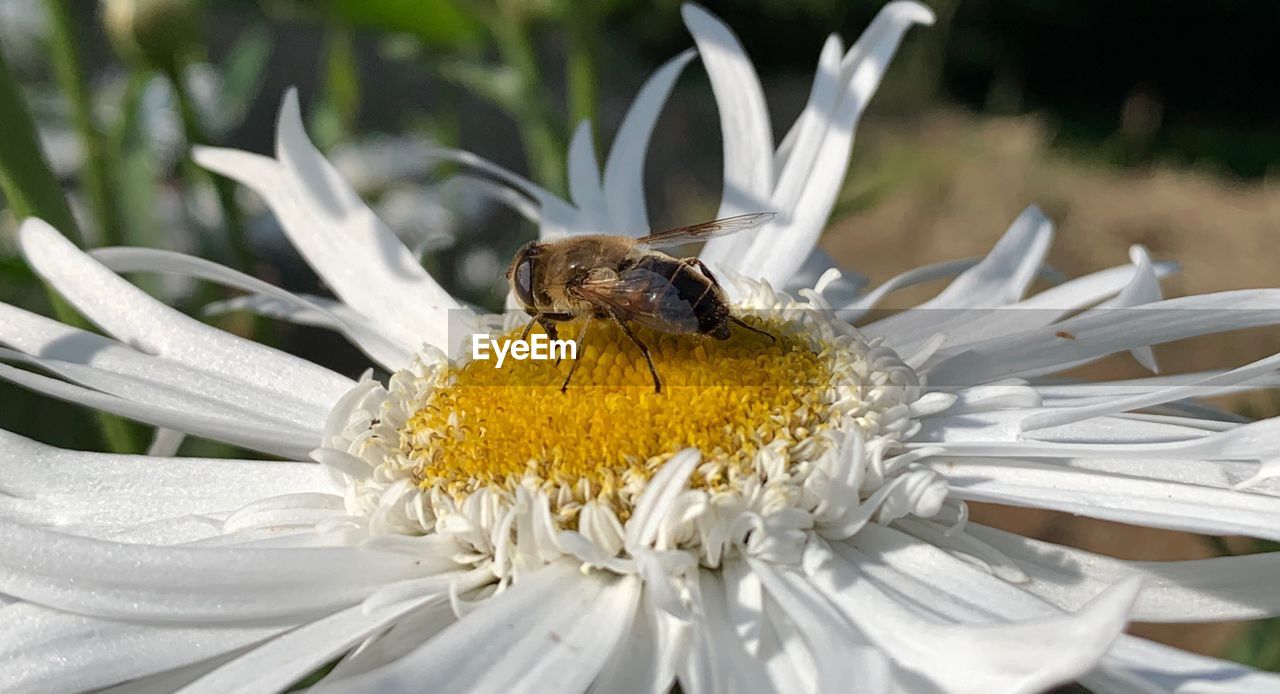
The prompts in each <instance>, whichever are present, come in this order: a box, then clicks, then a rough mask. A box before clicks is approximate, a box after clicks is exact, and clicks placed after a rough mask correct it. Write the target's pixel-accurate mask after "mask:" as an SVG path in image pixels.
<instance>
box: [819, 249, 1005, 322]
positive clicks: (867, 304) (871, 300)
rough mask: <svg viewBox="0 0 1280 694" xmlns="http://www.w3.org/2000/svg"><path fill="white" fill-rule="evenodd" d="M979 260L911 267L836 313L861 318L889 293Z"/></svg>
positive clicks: (975, 263)
mask: <svg viewBox="0 0 1280 694" xmlns="http://www.w3.org/2000/svg"><path fill="white" fill-rule="evenodd" d="M980 261H981V259H980V258H964V259H961V260H947V261H943V262H941V263H933V264H931V265H922V266H920V267H918V268H912V269H910V270H908V271H906V272H904V273H902V274H900V275H894V276H893V277H890V278H889V279H888V280H886V281H885V282H884V283H883V284H881V285H879V286H878V287H876V288H875V289H873V290H871V291H870V292H867V293H866V294H863V295H862V296H861V297H858V298H857V299H856V300H854V301H851V302H849V303H848V304H846V305H845V306H843V307H840V308H839V309H838V310H837V315H839V316H840V318H841V320H846V321H850V322H853V321H856V320H858V319H859V318H861V317H862V316H863V315H864V314H866V312H867V311H870V310H871V309H872V308H875V307H876V306H877V305H878V304H879V303H880V302H881V301H883V300H884V298H885V297H886V296H888V295H889V294H891V293H893V292H896V291H898V290H899V289H906V288H907V287H914V286H915V285H917V284H922V283H924V282H929V281H932V280H935V279H939V278H942V277H950V276H951V275H955V274H957V273H960V272H964V271H965V270H967V269H969V268H971V267H973V266H974V265H977V264H978V263H979V262H980Z"/></svg>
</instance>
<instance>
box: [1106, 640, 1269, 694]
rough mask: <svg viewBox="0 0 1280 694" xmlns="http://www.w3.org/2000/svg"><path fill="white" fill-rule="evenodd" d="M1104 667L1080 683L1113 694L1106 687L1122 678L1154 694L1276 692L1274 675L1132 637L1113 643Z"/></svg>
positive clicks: (1248, 693) (1259, 693) (1266, 693)
mask: <svg viewBox="0 0 1280 694" xmlns="http://www.w3.org/2000/svg"><path fill="white" fill-rule="evenodd" d="M1104 666H1105V667H1104V668H1102V672H1099V673H1096V674H1095V675H1094V676H1091V677H1088V678H1084V679H1083V682H1084V684H1085V685H1086V686H1088V687H1089V688H1090V689H1093V690H1095V691H1114V690H1112V688H1111V687H1110V686H1108V685H1110V684H1111V683H1112V682H1116V681H1117V680H1118V679H1120V678H1123V679H1125V680H1129V681H1133V680H1138V681H1140V682H1142V683H1143V684H1144V685H1146V686H1149V687H1151V688H1152V689H1154V690H1155V691H1177V692H1186V693H1187V694H1191V693H1192V692H1194V693H1195V694H1273V693H1274V692H1277V691H1280V675H1277V674H1275V673H1272V672H1259V671H1257V670H1253V669H1251V668H1249V667H1246V666H1244V665H1241V664H1239V663H1233V662H1230V661H1226V660H1219V659H1217V658H1210V657H1208V656H1203V655H1199V654H1197V653H1190V652H1187V651H1181V650H1178V649H1176V648H1171V647H1169V646H1166V645H1164V644H1161V643H1156V642H1154V641H1147V640H1145V639H1139V638H1135V637H1133V636H1122V637H1120V638H1119V639H1117V640H1116V645H1115V647H1114V648H1112V649H1111V652H1110V653H1109V654H1108V655H1107V659H1106V660H1105V661H1104ZM1117 676H1119V677H1117ZM1095 678H1096V680H1095ZM1146 691H1151V690H1150V689H1148V690H1146Z"/></svg>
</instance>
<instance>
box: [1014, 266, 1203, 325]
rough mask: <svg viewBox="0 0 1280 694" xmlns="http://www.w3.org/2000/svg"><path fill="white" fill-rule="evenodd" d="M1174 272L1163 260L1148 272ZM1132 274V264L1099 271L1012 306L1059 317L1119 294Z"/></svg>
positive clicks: (1133, 272) (1159, 273) (1156, 273)
mask: <svg viewBox="0 0 1280 694" xmlns="http://www.w3.org/2000/svg"><path fill="white" fill-rule="evenodd" d="M1178 270H1179V266H1178V264H1177V263H1174V262H1169V261H1164V262H1159V263H1153V264H1152V271H1154V272H1155V275H1156V278H1157V279H1159V278H1164V277H1168V276H1169V275H1172V274H1173V273H1175V272H1177V271H1178ZM1136 272H1137V268H1136V267H1135V266H1133V265H1121V266H1119V267H1112V268H1107V269H1106V270H1099V271H1097V272H1094V273H1091V274H1088V275H1084V276H1083V277H1077V278H1075V279H1073V280H1068V281H1066V282H1063V283H1062V284H1059V285H1058V286H1056V287H1050V288H1048V289H1046V290H1044V291H1042V292H1040V293H1039V294H1035V295H1033V296H1030V297H1027V298H1026V299H1023V300H1022V301H1020V302H1018V303H1017V304H1015V305H1016V306H1017V307H1019V308H1034V309H1043V310H1046V311H1055V312H1057V311H1061V312H1062V313H1061V314H1059V315H1065V314H1066V313H1067V312H1069V311H1071V310H1073V309H1077V308H1084V307H1087V306H1092V305H1094V304H1096V303H1098V302H1100V301H1103V300H1104V299H1108V298H1110V297H1112V296H1115V295H1116V294H1118V293H1120V291H1121V290H1122V289H1124V288H1125V286H1127V285H1128V284H1129V283H1131V282H1132V281H1133V278H1134V276H1135V274H1136ZM1055 320H1056V318H1055Z"/></svg>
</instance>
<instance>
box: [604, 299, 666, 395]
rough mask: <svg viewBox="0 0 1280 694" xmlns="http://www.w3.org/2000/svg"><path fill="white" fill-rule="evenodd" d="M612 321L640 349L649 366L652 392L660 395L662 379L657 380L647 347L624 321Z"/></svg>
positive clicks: (656, 370)
mask: <svg viewBox="0 0 1280 694" xmlns="http://www.w3.org/2000/svg"><path fill="white" fill-rule="evenodd" d="M614 320H617V321H618V325H619V326H620V327H621V328H622V332H624V333H626V334H627V337H629V338H631V341H632V342H634V343H635V345H636V347H639V348H640V353H641V354H643V355H644V362H645V363H646V364H648V365H649V375H650V376H653V392H655V393H661V392H662V379H660V378H658V369H657V368H655V367H654V365H653V357H651V356H649V347H648V346H647V345H645V343H643V342H641V341H640V338H638V337H636V334H635V333H633V332H631V326H629V325H627V324H626V323H625V322H624V321H621V320H618V319H617V318H616V317H615V318H614Z"/></svg>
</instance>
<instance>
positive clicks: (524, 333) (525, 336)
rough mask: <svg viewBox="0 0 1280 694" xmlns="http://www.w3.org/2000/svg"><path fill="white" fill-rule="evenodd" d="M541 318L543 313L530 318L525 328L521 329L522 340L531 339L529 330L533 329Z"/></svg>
mask: <svg viewBox="0 0 1280 694" xmlns="http://www.w3.org/2000/svg"><path fill="white" fill-rule="evenodd" d="M541 318H542V316H541V315H536V316H534V317H533V318H530V319H529V322H528V323H525V324H524V330H522V331H520V340H521V341H524V340H527V339H529V332H530V331H532V330H533V324H534V323H537V322H539V320H540V319H541Z"/></svg>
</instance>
